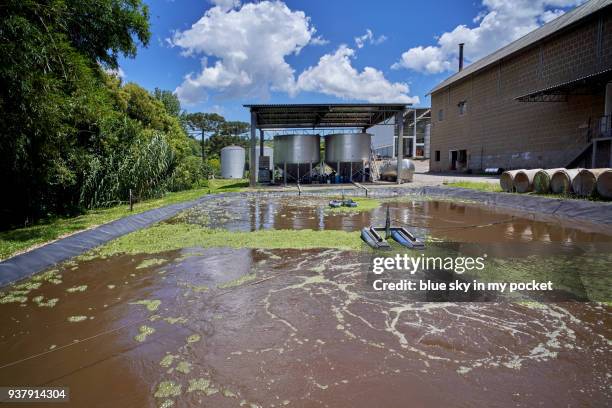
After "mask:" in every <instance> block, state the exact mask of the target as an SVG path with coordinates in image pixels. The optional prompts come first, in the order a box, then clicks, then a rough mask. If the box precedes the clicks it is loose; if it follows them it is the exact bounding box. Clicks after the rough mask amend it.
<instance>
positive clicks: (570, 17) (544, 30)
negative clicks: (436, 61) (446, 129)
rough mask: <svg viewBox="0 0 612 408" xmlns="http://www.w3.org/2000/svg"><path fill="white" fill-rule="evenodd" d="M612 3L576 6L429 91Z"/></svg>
mask: <svg viewBox="0 0 612 408" xmlns="http://www.w3.org/2000/svg"><path fill="white" fill-rule="evenodd" d="M611 4H612V0H591V1H588V2H586V3H585V4H583V5H582V6H580V7H576V8H575V9H573V10H571V11H569V12H567V13H565V14H563V15H562V16H560V17H558V18H556V19H554V20H552V21H551V22H549V23H547V24H544V25H543V26H542V27H540V28H538V29H536V30H534V31H532V32H530V33H528V34H526V35H524V36H523V37H521V38H519V39H518V40H516V41H514V42H511V43H510V44H508V45H506V46H505V47H502V48H500V49H499V50H497V51H495V52H493V53H491V54H489V55H487V56H486V57H484V58H482V59H480V60H478V61H476V62H474V63H472V64H470V65H468V66H467V67H466V68H464V69H463V70H461V71H459V72H457V73H456V74H454V75H452V76H450V77H449V78H447V79H445V80H444V81H442V82H441V83H439V84H438V85H437V86H436V87H435V88H434V89H432V90H431V91H430V92H429V93H430V94H433V93H434V92H437V91H439V90H441V89H443V88H445V87H447V86H449V85H451V84H452V83H454V82H457V81H459V80H461V79H463V78H466V77H468V76H469V75H471V74H474V73H476V72H477V71H480V70H482V69H484V68H486V67H488V66H489V65H491V64H494V63H496V62H498V61H500V60H502V59H504V58H506V57H509V56H510V55H512V54H515V53H517V52H519V51H522V50H523V49H525V48H527V47H529V46H531V45H533V44H535V43H537V42H539V41H541V40H543V39H545V38H547V37H549V36H551V35H553V34H555V33H557V32H558V31H560V30H562V29H564V28H567V27H569V26H570V25H572V24H575V23H577V22H578V21H580V20H582V19H584V18H586V17H588V16H590V15H592V14H594V13H596V12H597V11H599V10H601V9H603V8H605V7H608V6H610V5H611Z"/></svg>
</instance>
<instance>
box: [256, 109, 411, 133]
mask: <svg viewBox="0 0 612 408" xmlns="http://www.w3.org/2000/svg"><path fill="white" fill-rule="evenodd" d="M409 106H410V104H403V103H327V104H286V105H244V107H246V108H249V109H250V110H251V112H252V113H255V115H256V118H257V125H256V126H257V128H259V129H298V128H309V129H315V128H319V129H321V128H351V127H355V128H368V127H371V126H374V125H376V124H378V123H381V122H384V121H387V120H389V119H390V118H392V117H393V116H394V115H395V114H396V113H397V112H403V111H404V110H406V109H407V108H408V107H409Z"/></svg>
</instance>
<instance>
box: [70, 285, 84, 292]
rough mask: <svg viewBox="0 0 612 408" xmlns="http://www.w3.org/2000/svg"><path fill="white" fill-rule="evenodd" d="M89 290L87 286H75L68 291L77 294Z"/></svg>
mask: <svg viewBox="0 0 612 408" xmlns="http://www.w3.org/2000/svg"><path fill="white" fill-rule="evenodd" d="M86 290H87V285H81V286H73V287H71V288H68V289H66V292H68V293H76V292H85V291H86Z"/></svg>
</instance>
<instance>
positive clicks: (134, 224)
mask: <svg viewBox="0 0 612 408" xmlns="http://www.w3.org/2000/svg"><path fill="white" fill-rule="evenodd" d="M338 194H339V190H327V189H324V190H316V189H313V190H304V191H302V194H301V196H302V197H304V196H317V197H324V196H337V195H338ZM351 195H354V196H365V192H364V191H363V190H361V191H358V190H355V191H352V192H351ZM368 195H369V197H371V198H376V197H378V198H392V197H410V196H416V197H419V196H423V197H431V198H440V199H447V200H456V201H460V202H466V203H473V204H475V205H484V206H488V207H495V209H496V210H497V209H501V210H503V209H508V210H511V212H514V213H518V214H519V215H521V216H529V215H535V216H540V217H543V218H545V219H547V220H553V221H554V220H556V221H562V222H566V223H567V222H569V223H571V225H572V226H574V227H577V228H581V227H586V229H587V230H589V231H601V232H603V233H607V234H609V233H610V227H612V202H595V201H587V200H572V199H558V198H549V197H541V196H532V195H528V194H527V195H526V194H514V193H493V192H485V191H477V190H471V189H466V188H458V187H446V186H429V187H383V188H371V189H369V194H368ZM253 196H260V197H290V196H294V197H296V199H299V197H298V192H297V191H294V192H236V193H219V194H209V195H205V196H203V197H200V198H198V199H196V200H192V201H187V202H183V203H177V204H171V205H168V206H165V207H161V208H157V209H153V210H149V211H145V212H143V213H140V214H134V215H130V216H128V217H125V218H121V219H119V220H116V221H112V222H109V223H107V224H103V225H101V226H99V227H96V228H92V229H89V230H85V231H81V232H78V233H75V234H73V235H70V236H68V237H66V238H62V239H58V240H57V241H54V242H51V243H49V244H46V245H44V246H41V247H39V248H36V249H33V250H31V251H29V252H25V253H23V254H20V255H16V256H14V257H12V258H8V259H6V260H4V261H2V262H0V287H2V286H5V285H8V284H10V283H12V282H15V281H18V280H21V279H23V278H26V277H29V276H31V275H34V274H36V273H38V272H42V271H44V270H46V269H48V268H51V267H53V266H55V265H57V264H60V263H61V262H64V261H66V260H68V259H70V258H73V257H75V256H78V255H81V254H83V253H85V252H87V251H89V250H91V249H93V248H95V247H97V246H99V245H102V244H105V243H107V242H109V241H111V240H113V239H115V238H119V237H120V236H122V235H125V234H128V233H130V232H134V231H137V230H140V229H142V228H145V227H148V226H150V225H153V224H155V223H157V222H159V221H163V220H165V219H168V218H170V217H172V216H174V215H176V214H178V213H179V212H181V211H183V210H186V209H188V208H191V207H194V206H196V205H198V204H201V203H204V202H206V201H210V200H215V199H219V198H230V197H245V198H248V197H253Z"/></svg>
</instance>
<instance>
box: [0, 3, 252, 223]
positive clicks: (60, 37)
mask: <svg viewBox="0 0 612 408" xmlns="http://www.w3.org/2000/svg"><path fill="white" fill-rule="evenodd" d="M2 15H3V17H2V19H1V20H0V54H1V55H2V60H1V61H0V112H2V114H1V115H0V140H1V143H0V157H2V160H0V172H1V174H2V176H3V177H2V181H1V183H2V184H1V185H0V188H1V189H2V192H3V194H2V195H3V200H2V202H1V204H0V229H8V228H13V227H16V226H29V225H33V224H36V223H37V222H39V221H40V220H44V219H48V218H51V217H57V216H71V215H72V216H74V215H79V214H82V213H83V212H84V210H87V209H94V208H100V207H112V206H116V205H117V204H120V203H125V202H127V201H128V200H129V197H130V191H131V193H132V194H133V196H134V197H135V198H136V199H137V200H146V199H150V198H160V197H162V196H163V194H164V193H166V192H168V191H179V190H184V189H189V188H193V187H198V186H201V185H202V180H206V179H207V178H208V177H209V176H210V175H214V174H215V172H218V167H219V161H218V157H216V156H215V154H216V155H217V156H218V150H219V149H220V148H221V147H223V145H224V144H232V143H236V142H237V141H236V140H235V137H237V136H236V135H238V134H240V133H242V132H244V130H245V126H246V127H247V128H248V125H246V124H244V123H241V122H226V121H225V119H224V118H222V117H221V116H219V115H216V116H214V119H215V121H216V122H215V123H216V124H217V125H216V127H215V128H214V129H212V130H211V132H208V133H207V134H206V135H207V136H208V137H209V139H211V140H209V141H207V143H206V146H208V147H207V149H208V151H206V152H205V153H206V154H205V157H208V158H210V159H207V160H204V161H203V158H202V151H201V149H200V146H199V143H198V141H196V139H195V137H193V136H190V134H189V131H190V130H191V128H190V127H189V125H190V123H191V124H193V123H192V122H189V121H188V120H187V119H188V117H189V116H188V115H186V114H184V113H182V112H181V106H180V103H179V101H178V99H177V97H176V96H175V95H174V94H173V93H172V92H171V91H168V90H161V89H155V90H154V92H152V93H151V92H149V91H147V90H146V89H144V88H142V87H140V86H138V85H137V84H134V83H127V84H123V83H122V81H121V79H120V78H119V76H118V75H117V74H116V72H117V70H118V64H117V60H118V58H119V56H120V55H123V56H126V57H134V56H135V55H136V51H137V48H138V46H146V45H147V44H148V42H149V39H150V36H151V34H150V31H149V12H148V8H147V6H146V5H144V3H143V1H142V0H96V1H92V0H79V1H77V0H47V1H42V2H40V1H31V0H25V1H23V0H8V1H6V2H4V3H3V5H2ZM199 115H201V116H202V115H209V118H210V117H213V115H214V114H199ZM225 136H228V137H227V138H225ZM213 139H214V140H213ZM219 146H220V147H219ZM77 223H78V221H77ZM52 235H55V234H52Z"/></svg>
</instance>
